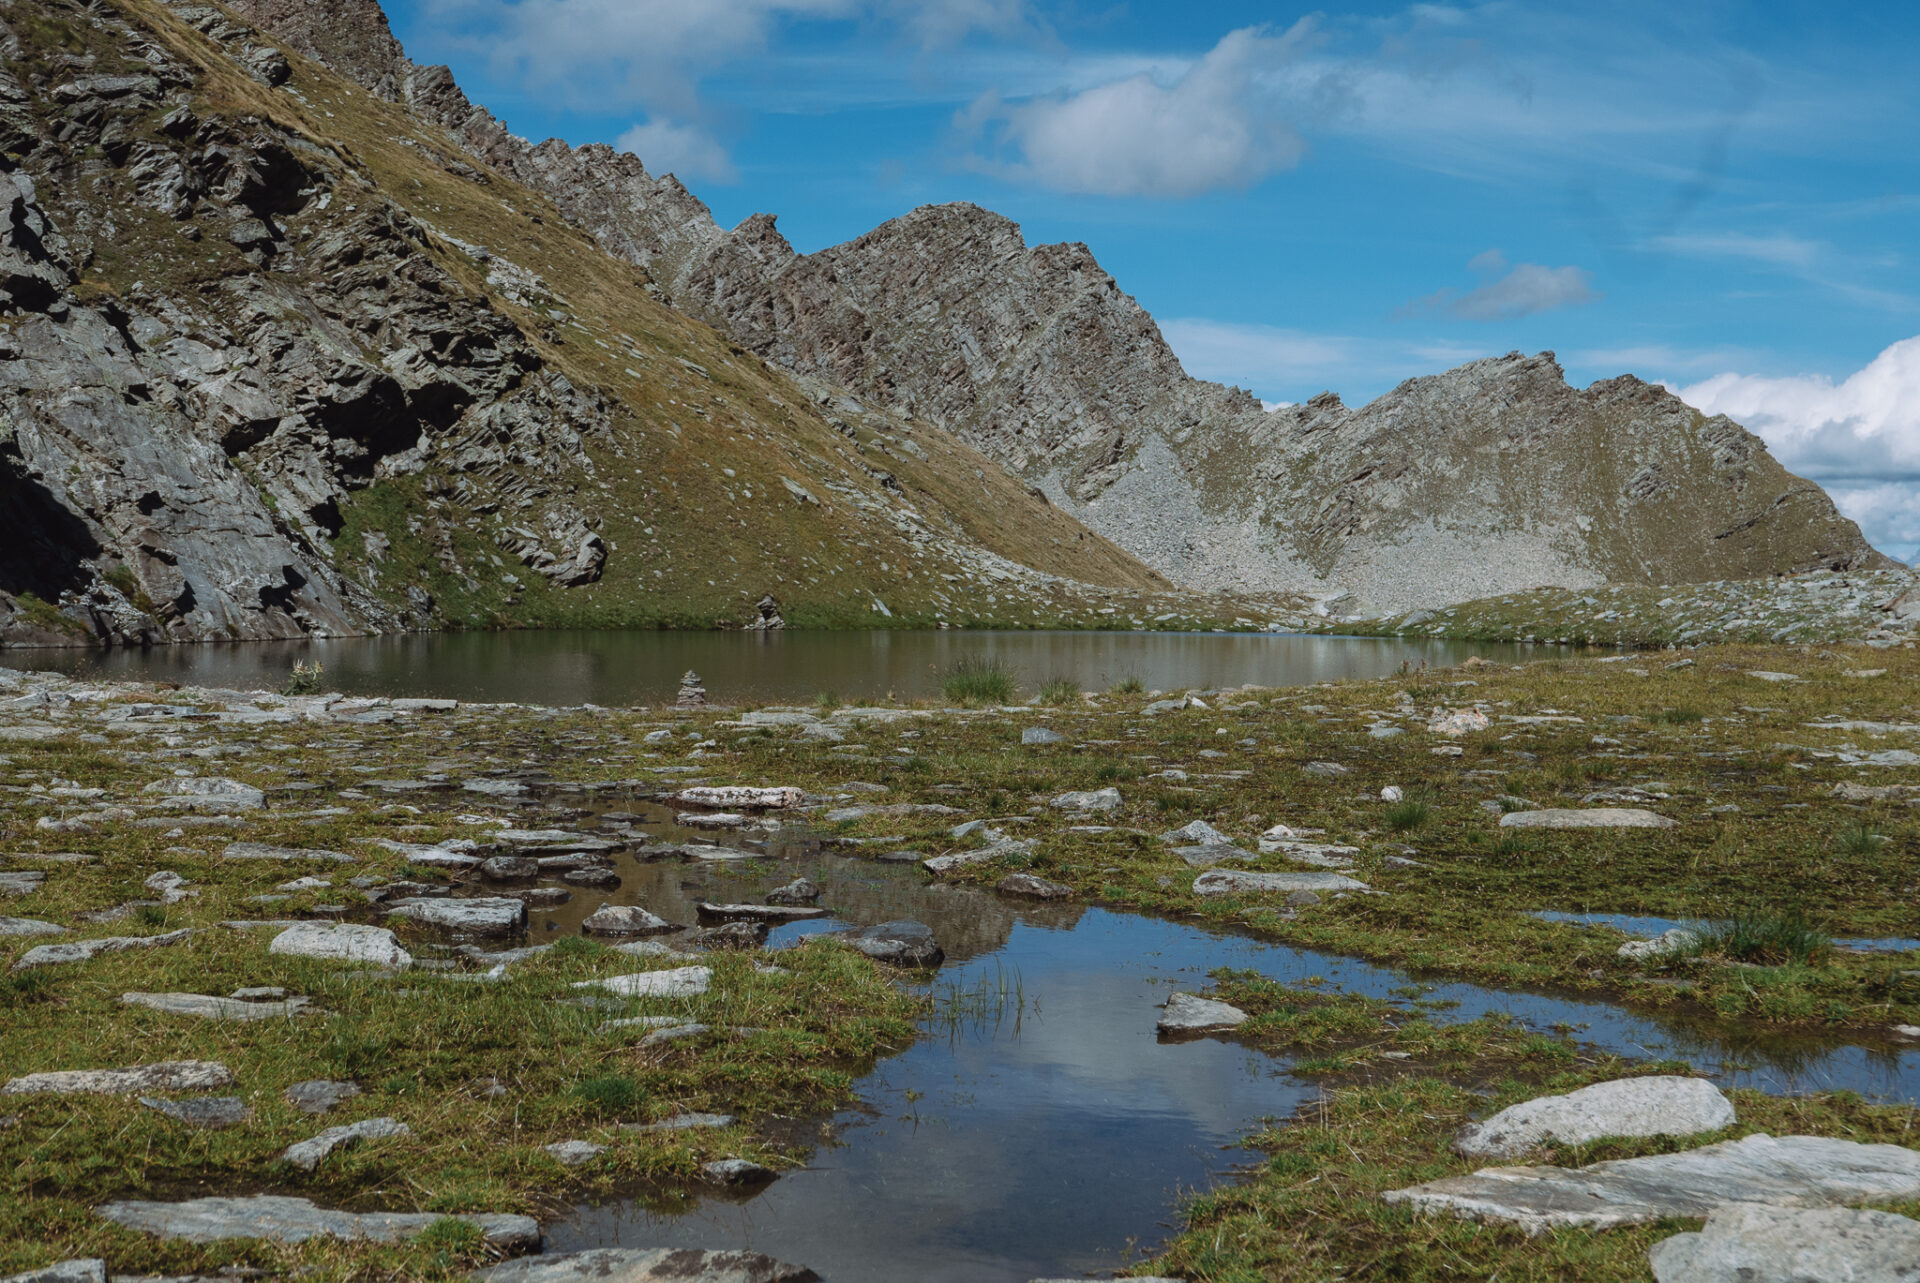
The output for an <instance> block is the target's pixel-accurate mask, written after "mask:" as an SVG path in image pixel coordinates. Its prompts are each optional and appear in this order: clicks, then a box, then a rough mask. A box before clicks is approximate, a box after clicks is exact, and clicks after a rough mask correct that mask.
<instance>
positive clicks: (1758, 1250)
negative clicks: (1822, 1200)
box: [1649, 1203, 1920, 1283]
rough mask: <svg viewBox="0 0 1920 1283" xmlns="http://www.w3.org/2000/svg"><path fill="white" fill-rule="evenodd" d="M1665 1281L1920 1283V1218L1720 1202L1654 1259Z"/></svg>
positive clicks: (1657, 1248) (1659, 1247)
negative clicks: (1699, 1226) (1918, 1282)
mask: <svg viewBox="0 0 1920 1283" xmlns="http://www.w3.org/2000/svg"><path fill="white" fill-rule="evenodd" d="M1649 1263H1650V1264H1651V1265H1652V1266H1653V1277H1654V1278H1655V1279H1656V1280H1658V1283H1915V1280H1920V1221H1916V1220H1913V1219H1912V1218H1910V1217H1906V1216H1896V1215H1895V1214H1893V1213H1892V1212H1868V1211H1861V1210H1859V1209H1857V1208H1852V1207H1821V1208H1788V1207H1766V1206H1762V1205H1759V1204H1754V1203H1741V1204H1736V1205H1733V1206H1730V1207H1717V1208H1715V1209H1714V1210H1713V1211H1712V1212H1711V1213H1709V1214H1708V1216H1707V1223H1706V1225H1705V1226H1704V1227H1703V1228H1702V1229H1701V1230H1700V1232H1699V1233H1697V1234H1675V1235H1674V1236H1673V1237H1672V1238H1669V1239H1662V1240H1661V1241H1660V1242H1658V1243H1655V1244H1654V1245H1653V1251H1652V1253H1651V1254H1650V1256H1649Z"/></svg>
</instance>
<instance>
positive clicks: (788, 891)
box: [762, 878, 821, 904]
mask: <svg viewBox="0 0 1920 1283" xmlns="http://www.w3.org/2000/svg"><path fill="white" fill-rule="evenodd" d="M820 896H821V890H820V885H819V884H818V883H816V882H813V881H810V880H809V879H807V878H795V879H794V880H793V881H791V882H789V883H787V884H786V885H785V886H780V887H775V888H774V889H773V890H771V891H769V892H767V894H766V895H765V896H764V897H762V898H764V899H765V900H766V902H767V903H768V904H812V903H813V902H814V901H816V900H818V899H819V898H820Z"/></svg>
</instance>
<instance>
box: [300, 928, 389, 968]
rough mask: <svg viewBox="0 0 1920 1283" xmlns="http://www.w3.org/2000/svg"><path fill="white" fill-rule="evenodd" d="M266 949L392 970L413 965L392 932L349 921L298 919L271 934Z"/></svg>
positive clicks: (301, 956) (302, 956)
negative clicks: (298, 920) (297, 923)
mask: <svg viewBox="0 0 1920 1283" xmlns="http://www.w3.org/2000/svg"><path fill="white" fill-rule="evenodd" d="M267 952H268V953H277V954H282V955H285V956H287V957H291V958H332V959H335V960H337V961H340V962H365V963H369V964H371V965H373V966H376V967H391V968H394V969H395V970H401V969H404V968H407V967H411V966H412V965H413V955H412V954H410V953H408V952H407V951H406V950H405V949H402V948H401V947H400V942H399V940H398V939H397V938H396V937H395V936H394V934H393V932H391V931H389V930H387V929H386V928H385V927H366V926H360V925H358V924H357V923H352V922H302V923H300V924H299V925H298V926H293V927H288V928H287V929H286V930H285V931H282V932H281V933H280V934H279V935H277V936H275V937H274V938H273V943H272V944H270V945H268V946H267Z"/></svg>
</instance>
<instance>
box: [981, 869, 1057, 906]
mask: <svg viewBox="0 0 1920 1283" xmlns="http://www.w3.org/2000/svg"><path fill="white" fill-rule="evenodd" d="M993 889H994V890H996V891H998V892H1000V894H1002V895H1018V896H1025V897H1027V898H1028V899H1032V900H1070V899H1072V898H1073V888H1072V887H1070V886H1067V885H1066V884H1065V883H1061V882H1049V881H1048V880H1047V879H1045V878H1043V877H1040V876H1039V875H1037V874H1033V873H1009V874H1007V876H1006V877H1004V878H1001V879H1000V880H999V881H998V882H996V883H994V884H993Z"/></svg>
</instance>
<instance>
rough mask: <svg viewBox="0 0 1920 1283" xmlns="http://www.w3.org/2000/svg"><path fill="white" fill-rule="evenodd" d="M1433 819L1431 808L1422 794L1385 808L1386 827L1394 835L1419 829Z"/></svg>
mask: <svg viewBox="0 0 1920 1283" xmlns="http://www.w3.org/2000/svg"><path fill="white" fill-rule="evenodd" d="M1432 818H1433V806H1432V804H1431V803H1429V802H1428V801H1427V799H1426V797H1425V795H1423V794H1418V793H1416V794H1414V795H1412V796H1410V797H1406V798H1403V799H1401V800H1400V801H1398V802H1395V803H1393V804H1392V805H1391V806H1389V807H1387V813H1386V821H1387V827H1388V828H1390V829H1392V830H1393V831H1394V832H1396V833H1406V832H1408V831H1410V830H1413V829H1417V828H1420V827H1421V826H1422V825H1424V824H1426V822H1427V821H1428V820H1430V819H1432Z"/></svg>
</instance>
